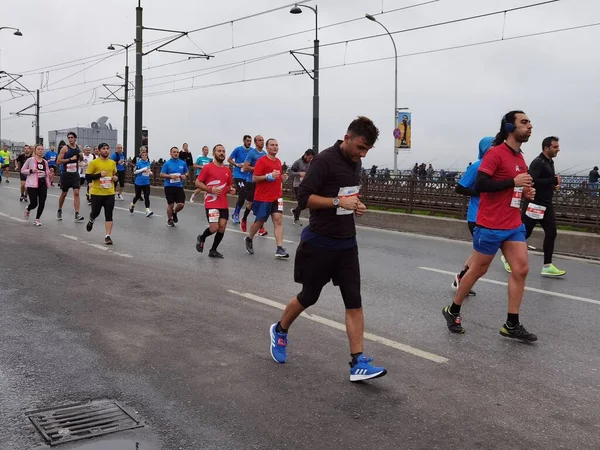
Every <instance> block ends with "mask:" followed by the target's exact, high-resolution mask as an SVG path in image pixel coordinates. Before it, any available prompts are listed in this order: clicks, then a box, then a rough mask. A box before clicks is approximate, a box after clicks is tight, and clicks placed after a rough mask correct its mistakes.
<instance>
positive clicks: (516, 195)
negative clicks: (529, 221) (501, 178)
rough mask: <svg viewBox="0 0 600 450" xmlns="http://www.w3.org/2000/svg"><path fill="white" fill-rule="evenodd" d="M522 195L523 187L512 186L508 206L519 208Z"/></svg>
mask: <svg viewBox="0 0 600 450" xmlns="http://www.w3.org/2000/svg"><path fill="white" fill-rule="evenodd" d="M522 197H523V188H522V187H516V188H514V189H513V195H512V199H511V200H510V206H511V207H513V208H520V207H521V198H522Z"/></svg>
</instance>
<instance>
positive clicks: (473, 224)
mask: <svg viewBox="0 0 600 450" xmlns="http://www.w3.org/2000/svg"><path fill="white" fill-rule="evenodd" d="M467 225H468V226H469V231H470V232H471V236H473V230H474V229H475V227H476V226H477V222H467Z"/></svg>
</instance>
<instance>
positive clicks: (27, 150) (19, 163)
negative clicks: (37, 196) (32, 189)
mask: <svg viewBox="0 0 600 450" xmlns="http://www.w3.org/2000/svg"><path fill="white" fill-rule="evenodd" d="M32 153H33V152H32V149H31V147H29V145H26V146H25V147H24V148H23V153H21V154H20V155H19V156H17V159H16V160H15V164H16V167H15V169H16V170H18V171H19V179H20V180H21V197H19V202H25V203H27V191H26V190H25V181H26V180H27V175H24V174H22V173H21V169H22V168H23V165H24V164H25V162H26V161H27V160H28V159H29V158H31V154H32Z"/></svg>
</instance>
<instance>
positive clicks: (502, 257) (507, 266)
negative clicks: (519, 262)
mask: <svg viewBox="0 0 600 450" xmlns="http://www.w3.org/2000/svg"><path fill="white" fill-rule="evenodd" d="M500 259H502V264H504V270H506V271H507V272H508V273H512V270H510V264H509V263H508V261H507V260H506V258H505V257H504V255H502V256H501V257H500Z"/></svg>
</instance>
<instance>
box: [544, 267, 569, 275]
mask: <svg viewBox="0 0 600 450" xmlns="http://www.w3.org/2000/svg"><path fill="white" fill-rule="evenodd" d="M565 273H567V271H566V270H560V269H558V268H557V267H556V266H555V265H554V264H548V265H547V266H546V265H544V267H542V276H543V277H562V276H563V275H564V274H565Z"/></svg>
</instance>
